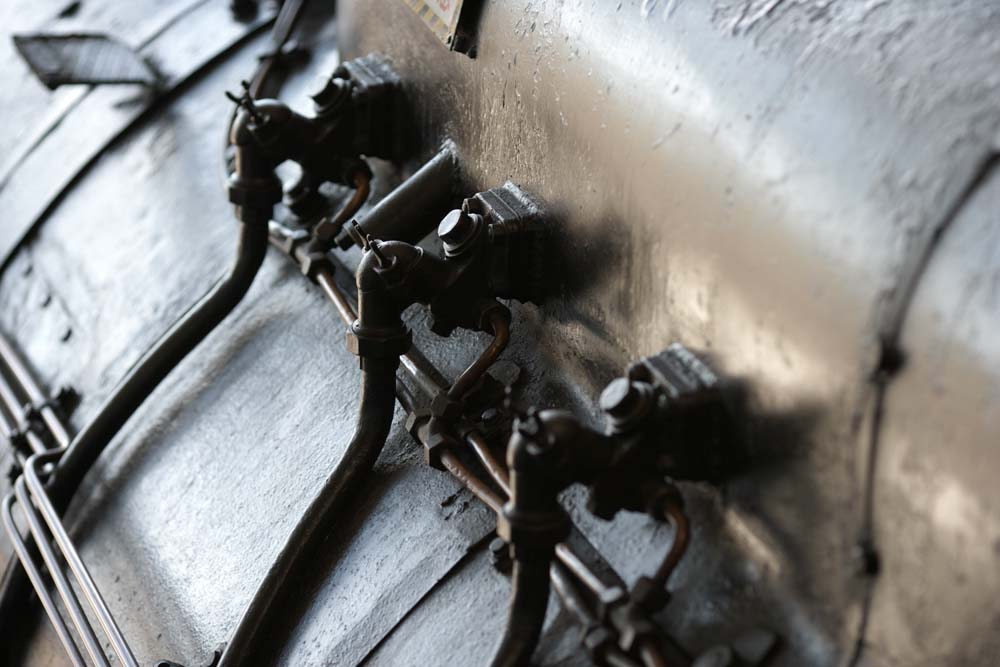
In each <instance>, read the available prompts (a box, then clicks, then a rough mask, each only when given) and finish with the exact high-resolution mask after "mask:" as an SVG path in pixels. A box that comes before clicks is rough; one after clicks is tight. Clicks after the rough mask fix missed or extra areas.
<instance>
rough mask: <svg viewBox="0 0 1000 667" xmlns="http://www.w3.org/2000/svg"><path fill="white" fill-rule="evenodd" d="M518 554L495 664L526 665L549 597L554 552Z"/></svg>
mask: <svg viewBox="0 0 1000 667" xmlns="http://www.w3.org/2000/svg"><path fill="white" fill-rule="evenodd" d="M521 552H522V553H521V554H520V556H521V557H519V554H518V551H517V550H515V554H514V571H513V573H512V575H511V587H512V591H511V598H510V609H509V610H508V614H507V627H506V628H505V629H504V633H503V637H501V639H500V643H499V645H498V646H497V648H496V652H495V653H494V656H493V661H492V662H491V663H490V665H491V667H526V666H527V665H529V664H530V662H531V654H532V653H534V652H535V647H536V646H538V640H539V639H540V638H541V635H542V626H543V625H544V624H545V611H546V609H547V608H548V601H549V565H550V563H551V562H552V557H551V552H550V553H549V554H548V555H547V556H546V555H545V554H540V553H529V554H524V553H523V550H521Z"/></svg>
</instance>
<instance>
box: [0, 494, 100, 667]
mask: <svg viewBox="0 0 1000 667" xmlns="http://www.w3.org/2000/svg"><path fill="white" fill-rule="evenodd" d="M13 505H14V494H13V493H8V494H7V495H6V496H5V497H4V499H3V507H2V519H3V527H4V529H5V530H6V531H7V535H8V537H10V541H11V543H12V544H13V545H14V553H16V554H17V558H18V560H20V561H21V567H23V568H24V571H25V572H27V573H28V579H29V580H30V581H31V585H32V586H34V587H35V593H37V594H38V599H39V600H40V601H41V603H42V607H43V608H44V609H45V614H46V616H48V617H49V621H50V622H51V623H52V627H53V628H54V629H55V631H56V636H57V637H59V641H60V643H62V645H63V648H64V649H66V654H67V655H68V656H69V659H70V660H71V661H72V663H73V667H86V666H87V663H86V662H85V661H84V659H83V656H82V655H80V650H79V649H78V648H77V647H76V644H75V643H74V642H73V635H72V634H71V633H70V631H69V628H67V627H66V622H65V621H64V620H63V618H62V616H60V615H59V609H58V608H57V607H56V603H55V600H54V599H52V595H51V594H50V593H49V590H48V587H47V586H46V585H45V580H44V579H43V578H42V573H41V571H40V570H39V569H38V567H37V566H36V565H35V562H34V561H33V560H32V558H31V553H30V552H29V551H28V545H27V544H26V543H25V541H24V539H23V538H22V537H21V533H20V531H18V529H17V525H16V524H15V523H14V515H13V513H12V512H11V508H12V507H13Z"/></svg>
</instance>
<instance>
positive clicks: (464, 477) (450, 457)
mask: <svg viewBox="0 0 1000 667" xmlns="http://www.w3.org/2000/svg"><path fill="white" fill-rule="evenodd" d="M441 465H443V466H444V468H445V470H447V471H448V472H450V473H451V474H452V476H453V477H454V478H455V479H457V480H458V481H459V482H461V483H462V485H463V486H464V487H465V488H467V489H468V490H469V491H471V492H472V495H474V496H475V497H477V498H479V500H481V501H482V502H483V504H484V505H486V506H487V507H489V508H490V509H491V510H493V513H494V514H500V512H502V511H503V500H501V499H500V496H498V495H497V494H496V493H494V492H493V489H491V488H490V487H489V486H487V485H486V483H485V482H484V481H483V480H482V479H480V478H479V477H477V476H476V475H475V474H473V472H472V471H471V470H469V469H468V468H467V467H466V466H465V464H464V463H462V462H461V461H460V460H459V458H458V457H457V456H455V454H454V453H452V452H450V451H444V452H442V454H441Z"/></svg>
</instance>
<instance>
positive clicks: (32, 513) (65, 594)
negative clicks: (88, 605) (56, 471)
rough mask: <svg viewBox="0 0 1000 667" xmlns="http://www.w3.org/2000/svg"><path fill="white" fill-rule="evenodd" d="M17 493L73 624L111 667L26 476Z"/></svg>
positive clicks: (98, 659)
mask: <svg viewBox="0 0 1000 667" xmlns="http://www.w3.org/2000/svg"><path fill="white" fill-rule="evenodd" d="M14 494H15V496H16V497H17V502H18V504H20V506H21V512H22V513H23V514H24V517H25V519H27V522H28V529H29V530H30V531H31V535H32V537H33V538H34V541H35V544H36V545H37V546H38V549H39V550H40V551H41V554H42V560H44V561H45V567H46V568H48V571H49V576H50V577H52V582H53V583H54V584H55V586H56V590H57V591H58V592H59V597H61V598H62V601H63V604H65V605H66V611H67V612H68V613H69V617H70V620H72V621H73V625H74V626H76V631H77V634H79V635H80V638H81V639H82V640H83V644H84V647H85V648H86V649H87V653H88V654H89V655H90V658H91V660H93V661H94V663H96V664H98V665H101V666H102V667H108V664H109V663H108V659H107V656H105V655H104V651H103V650H102V649H101V645H100V643H99V642H98V640H97V636H96V635H95V634H94V630H93V628H92V627H91V626H90V622H89V621H88V620H87V615H86V614H84V613H83V609H82V608H81V607H80V601H79V600H78V599H77V597H76V593H75V592H74V591H73V587H72V586H70V583H69V581H68V580H67V579H66V575H65V574H63V571H62V568H61V566H60V565H59V561H58V558H57V557H56V554H55V552H54V551H53V549H52V546H51V545H50V544H49V541H48V537H47V536H46V535H45V529H44V527H43V526H42V522H41V519H39V518H38V513H37V512H36V510H35V507H34V505H32V502H31V498H30V497H29V496H28V491H27V489H26V487H25V485H24V476H23V475H22V476H20V477H18V478H17V481H16V482H15V483H14Z"/></svg>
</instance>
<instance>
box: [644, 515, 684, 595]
mask: <svg viewBox="0 0 1000 667" xmlns="http://www.w3.org/2000/svg"><path fill="white" fill-rule="evenodd" d="M663 514H664V518H665V519H666V520H667V521H668V522H670V524H671V525H672V526H673V528H674V537H673V540H672V541H671V543H670V548H669V549H668V550H667V555H666V556H665V557H664V558H663V562H661V563H660V566H659V567H658V568H656V572H655V573H654V574H653V576H652V577H651V578H652V580H653V581H654V582H656V583H657V584H659V585H660V586H666V585H667V581H668V580H669V579H670V575H671V574H673V572H674V570H675V569H677V565H678V563H680V561H681V558H683V557H684V553H685V552H686V551H687V547H688V542H689V540H690V532H691V527H690V522H689V521H688V517H687V514H686V513H685V512H684V509H683V508H682V507H680V506H679V505H678V504H677V503H674V502H668V503H666V507H665V508H664V509H663Z"/></svg>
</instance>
